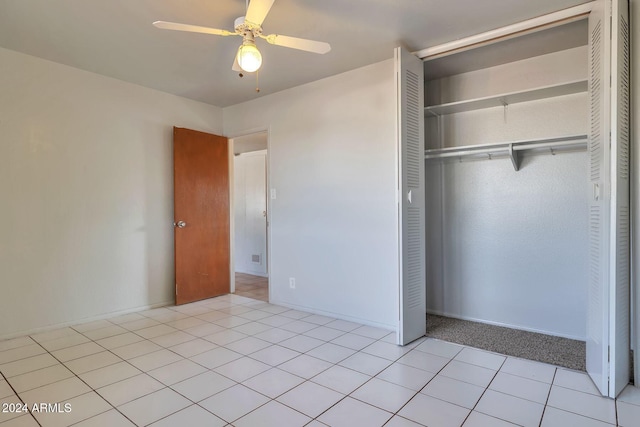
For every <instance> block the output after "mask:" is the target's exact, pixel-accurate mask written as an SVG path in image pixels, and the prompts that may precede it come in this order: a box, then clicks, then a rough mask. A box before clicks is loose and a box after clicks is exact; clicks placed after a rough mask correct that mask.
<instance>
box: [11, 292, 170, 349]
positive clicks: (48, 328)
mask: <svg viewBox="0 0 640 427" xmlns="http://www.w3.org/2000/svg"><path fill="white" fill-rule="evenodd" d="M174 303H175V301H173V300H171V301H165V302H159V303H155V304H150V305H143V306H139V307H134V308H127V309H125V310H118V311H113V312H110V313H105V314H100V315H97V316H91V317H84V318H82V319H77V320H71V321H69V322H63V323H56V324H55V325H49V326H43V327H41V328H35V329H27V330H24V331H19V332H12V333H10V334H7V335H2V336H0V341H2V340H7V339H11V338H17V337H23V336H25V335H33V334H38V333H40V332H47V331H51V330H54V329H59V328H66V327H67V326H74V325H79V324H82V323H88V322H93V321H95V320H102V319H108V318H110V317H116V316H121V315H123V314H129V313H135V312H137V311H144V310H151V309H153V308H159V307H166V306H168V305H173V304H174Z"/></svg>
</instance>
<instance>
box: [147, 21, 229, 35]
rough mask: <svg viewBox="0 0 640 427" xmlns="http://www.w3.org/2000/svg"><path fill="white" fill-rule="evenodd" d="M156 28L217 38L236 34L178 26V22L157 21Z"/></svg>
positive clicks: (192, 26) (215, 29) (213, 29)
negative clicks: (209, 35) (211, 35)
mask: <svg viewBox="0 0 640 427" xmlns="http://www.w3.org/2000/svg"><path fill="white" fill-rule="evenodd" d="M153 25H154V26H155V27H156V28H161V29H163V30H175V31H188V32H190V33H203V34H213V35H215V36H234V35H236V33H234V32H231V31H227V30H219V29H217V28H209V27H199V26H197V25H189V24H178V23H176V22H166V21H156V22H154V23H153Z"/></svg>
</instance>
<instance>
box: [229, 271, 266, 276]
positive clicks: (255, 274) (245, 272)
mask: <svg viewBox="0 0 640 427" xmlns="http://www.w3.org/2000/svg"><path fill="white" fill-rule="evenodd" d="M235 272H236V273H242V274H249V275H251V276H258V277H266V278H269V274H263V273H256V272H255V271H246V270H236V271H235Z"/></svg>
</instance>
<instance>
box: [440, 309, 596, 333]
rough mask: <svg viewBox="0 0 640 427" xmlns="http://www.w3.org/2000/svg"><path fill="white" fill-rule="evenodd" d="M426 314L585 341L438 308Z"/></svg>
mask: <svg viewBox="0 0 640 427" xmlns="http://www.w3.org/2000/svg"><path fill="white" fill-rule="evenodd" d="M427 314H435V315H436V316H444V317H451V318H453V319H460V320H468V321H470V322H478V323H484V324H487V325H494V326H502V327H505V328H510V329H518V330H520V331H527V332H535V333H538V334H544V335H551V336H554V337H560V338H568V339H571V340H576V341H585V340H586V338H585V337H579V336H575V335H565V334H559V333H557V332H553V331H547V330H544V329H536V328H528V327H526V326H520V325H512V324H510V323H502V322H494V321H491V320H485V319H478V318H475V317H471V316H460V315H458V314H452V313H447V312H444V311H439V310H427Z"/></svg>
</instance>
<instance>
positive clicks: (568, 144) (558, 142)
mask: <svg viewBox="0 0 640 427" xmlns="http://www.w3.org/2000/svg"><path fill="white" fill-rule="evenodd" d="M587 138H588V137H587V135H571V136H563V137H558V138H543V139H531V140H522V141H511V142H499V143H494V144H479V145H464V146H460V147H448V148H435V149H430V150H425V151H424V158H425V159H426V160H443V159H447V158H457V159H459V160H462V159H463V158H469V157H474V158H478V157H480V158H486V159H492V158H493V157H494V156H496V157H502V156H509V157H510V158H511V162H512V163H513V168H514V169H515V170H516V171H517V170H519V169H520V159H519V154H518V153H519V152H520V151H525V150H536V151H546V152H548V153H549V154H555V151H554V150H558V151H566V150H578V149H580V150H581V149H586V148H587V142H588V140H587Z"/></svg>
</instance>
